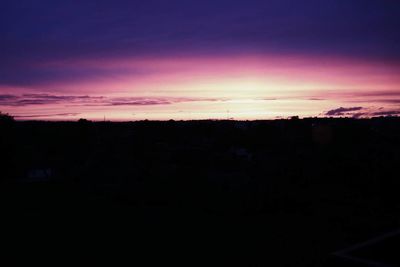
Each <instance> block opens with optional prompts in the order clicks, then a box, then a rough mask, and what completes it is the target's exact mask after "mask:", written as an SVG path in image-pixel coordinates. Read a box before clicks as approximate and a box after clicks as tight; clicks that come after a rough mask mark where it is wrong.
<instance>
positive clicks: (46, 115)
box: [0, 55, 400, 120]
mask: <svg viewBox="0 0 400 267" xmlns="http://www.w3.org/2000/svg"><path fill="white" fill-rule="evenodd" d="M35 68H51V69H53V70H61V71H62V70H65V69H67V70H70V69H76V70H77V72H83V73H85V71H89V72H90V73H94V75H88V76H87V77H85V76H84V77H82V78H81V79H77V80H63V79H60V80H54V81H50V82H47V83H38V84H34V85H31V86H19V87H16V86H14V87H10V86H8V87H5V86H2V87H1V92H2V93H1V96H0V106H1V109H2V111H3V112H8V113H10V114H12V115H14V116H16V118H17V119H46V120H76V119H78V118H87V119H90V120H102V119H103V118H104V116H106V117H107V118H108V119H110V120H144V119H150V120H168V119H183V120H191V119H226V118H233V119H238V120H252V119H274V118H280V117H290V116H295V115H296V116H300V117H309V116H324V115H326V113H327V112H328V111H330V110H333V109H335V108H339V107H343V108H351V107H354V106H362V108H363V109H364V111H365V112H364V113H365V114H358V113H357V114H358V115H356V116H357V117H364V116H374V113H377V112H383V111H385V112H391V111H392V112H395V111H397V107H398V102H397V101H394V99H393V97H395V99H399V97H400V92H399V90H398V88H399V85H400V78H399V77H400V68H399V66H397V65H389V64H383V63H381V62H374V61H370V62H366V61H361V60H358V61H357V60H349V59H340V58H337V57H336V58H323V57H319V58H317V57H304V56H292V55H287V56H283V55H279V56H277V55H251V56H230V57H229V56H225V57H204V56H203V57H198V58H196V57H177V58H173V57H169V58H168V57H167V58H165V57H164V58H132V59H130V60H129V59H109V60H106V59H102V60H85V61H69V62H62V61H60V62H50V63H46V64H42V63H41V64H38V65H37V66H35ZM97 73H98V74H97ZM7 96H8V97H7ZM367 110H368V112H367ZM341 115H345V114H341ZM348 115H350V116H352V115H353V114H352V113H349V114H348Z"/></svg>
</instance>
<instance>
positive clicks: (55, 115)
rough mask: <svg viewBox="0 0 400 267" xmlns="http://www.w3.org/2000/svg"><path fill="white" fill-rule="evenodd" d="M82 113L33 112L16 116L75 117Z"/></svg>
mask: <svg viewBox="0 0 400 267" xmlns="http://www.w3.org/2000/svg"><path fill="white" fill-rule="evenodd" d="M79 114H81V113H77V112H71V113H55V114H33V115H16V116H14V117H15V118H46V117H75V116H78V115H79Z"/></svg>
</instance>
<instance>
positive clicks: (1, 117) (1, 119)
mask: <svg viewBox="0 0 400 267" xmlns="http://www.w3.org/2000/svg"><path fill="white" fill-rule="evenodd" d="M13 121H14V117H13V116H11V115H10V114H8V113H3V112H1V111H0V123H8V122H13Z"/></svg>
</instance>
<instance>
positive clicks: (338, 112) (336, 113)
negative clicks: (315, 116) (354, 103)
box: [325, 107, 363, 116]
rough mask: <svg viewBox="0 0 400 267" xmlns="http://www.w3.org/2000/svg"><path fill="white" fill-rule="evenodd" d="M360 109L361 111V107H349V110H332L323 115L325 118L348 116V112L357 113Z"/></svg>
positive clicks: (341, 108)
mask: <svg viewBox="0 0 400 267" xmlns="http://www.w3.org/2000/svg"><path fill="white" fill-rule="evenodd" d="M362 109H363V108H362V107H349V108H343V107H340V108H337V109H332V110H329V111H327V112H326V113H325V115H327V116H343V115H348V114H349V112H352V111H359V110H362Z"/></svg>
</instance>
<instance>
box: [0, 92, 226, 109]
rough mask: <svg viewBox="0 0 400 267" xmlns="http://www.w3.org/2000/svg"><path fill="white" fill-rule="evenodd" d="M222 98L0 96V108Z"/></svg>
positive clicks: (146, 102)
mask: <svg viewBox="0 0 400 267" xmlns="http://www.w3.org/2000/svg"><path fill="white" fill-rule="evenodd" d="M225 100H226V99H223V98H200V97H199V98H185V97H106V96H88V95H74V96H71V95H51V94H23V95H11V94H7V95H0V106H12V107H24V106H34V105H44V106H46V105H54V104H57V105H60V104H61V105H81V106H153V105H170V104H174V103H182V102H198V101H206V102H215V101H225Z"/></svg>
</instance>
